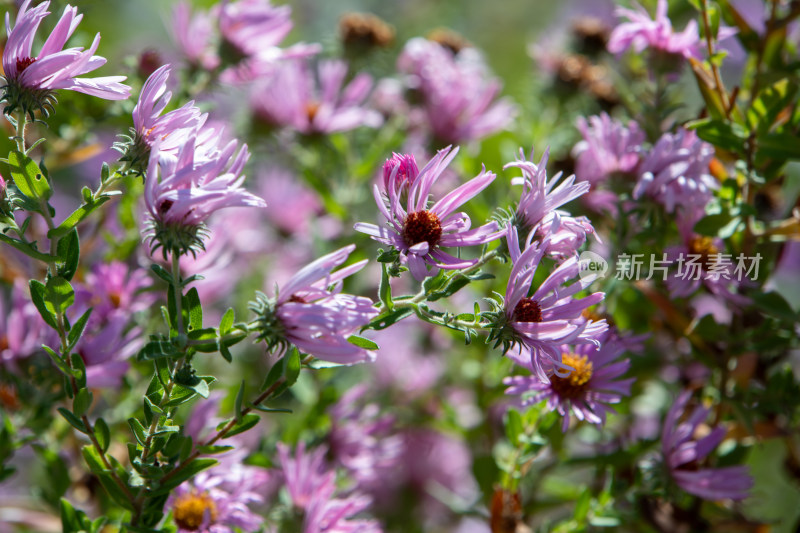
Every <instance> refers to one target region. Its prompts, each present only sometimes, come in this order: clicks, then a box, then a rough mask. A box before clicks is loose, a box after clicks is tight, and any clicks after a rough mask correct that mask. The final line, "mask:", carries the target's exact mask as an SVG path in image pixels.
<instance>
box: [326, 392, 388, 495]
mask: <svg viewBox="0 0 800 533" xmlns="http://www.w3.org/2000/svg"><path fill="white" fill-rule="evenodd" d="M366 393H367V386H366V385H364V384H361V385H359V386H356V387H353V388H352V389H350V390H349V391H347V393H345V394H344V395H343V396H342V397H341V399H340V400H339V402H337V403H336V404H335V405H334V406H333V407H331V409H330V415H331V418H332V420H333V424H332V428H331V432H330V440H331V451H332V452H333V456H334V457H335V459H336V461H337V462H338V463H339V464H341V465H342V466H343V467H344V468H345V469H347V470H348V472H349V473H350V475H351V476H352V478H353V479H354V480H355V481H356V483H357V486H358V488H359V489H360V490H363V491H364V492H366V493H368V494H374V493H375V492H376V491H378V490H380V489H381V488H382V487H383V485H384V480H385V479H386V478H387V477H388V476H390V475H394V474H393V472H394V470H395V469H397V467H398V465H399V464H400V459H401V455H402V454H403V439H402V437H400V436H399V435H397V434H395V433H394V429H395V428H394V425H395V420H394V417H392V416H389V415H383V414H381V412H380V407H379V406H378V405H377V404H374V403H365V401H364V396H365V394H366Z"/></svg>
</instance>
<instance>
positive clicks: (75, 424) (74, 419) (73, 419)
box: [58, 407, 86, 433]
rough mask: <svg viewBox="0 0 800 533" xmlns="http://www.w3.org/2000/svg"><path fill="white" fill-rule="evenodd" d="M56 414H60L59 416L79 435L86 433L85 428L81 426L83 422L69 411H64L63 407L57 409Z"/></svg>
mask: <svg viewBox="0 0 800 533" xmlns="http://www.w3.org/2000/svg"><path fill="white" fill-rule="evenodd" d="M58 412H59V413H61V416H63V417H64V418H65V419H66V420H67V422H69V423H70V425H71V426H72V427H74V428H75V429H77V430H78V431H80V432H81V433H86V426H84V425H83V421H82V420H81V419H80V418H78V417H77V416H75V415H74V414H72V412H71V411H70V410H69V409H64V408H63V407H59V408H58Z"/></svg>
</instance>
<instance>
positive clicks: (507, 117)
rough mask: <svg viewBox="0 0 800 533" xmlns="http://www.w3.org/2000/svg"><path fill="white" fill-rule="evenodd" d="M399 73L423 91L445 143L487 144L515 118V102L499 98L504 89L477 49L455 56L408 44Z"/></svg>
mask: <svg viewBox="0 0 800 533" xmlns="http://www.w3.org/2000/svg"><path fill="white" fill-rule="evenodd" d="M397 68H398V70H399V71H400V72H403V73H405V74H407V75H408V76H409V80H408V83H409V85H410V86H411V87H412V88H413V89H417V90H419V92H420V94H421V96H422V99H423V105H424V108H425V111H426V114H427V118H428V123H429V125H430V129H431V130H432V131H433V134H434V135H435V136H436V138H437V139H438V140H439V141H441V142H443V143H453V144H456V143H463V142H469V141H475V140H479V139H482V138H484V137H486V136H488V135H491V134H492V133H495V132H497V131H499V130H501V129H503V128H505V127H506V126H508V125H509V123H510V122H511V121H512V120H513V119H514V117H515V115H516V106H514V104H512V103H511V101H510V100H508V99H500V100H497V99H496V98H497V95H498V94H499V93H500V89H501V84H500V82H499V81H498V80H497V79H495V78H492V77H490V75H489V73H488V71H487V70H488V69H487V68H486V65H485V64H484V62H483V59H482V58H481V56H480V54H479V53H478V51H477V50H475V49H473V48H464V49H462V50H461V51H459V52H458V53H457V54H453V53H452V52H451V51H450V50H448V49H447V48H445V47H444V46H442V45H440V44H438V43H436V42H433V41H429V40H427V39H423V38H421V37H417V38H414V39H411V40H410V41H408V43H406V45H405V47H404V48H403V52H402V53H401V54H400V57H399V58H398V60H397Z"/></svg>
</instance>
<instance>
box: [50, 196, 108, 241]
mask: <svg viewBox="0 0 800 533" xmlns="http://www.w3.org/2000/svg"><path fill="white" fill-rule="evenodd" d="M109 200H111V196H106V195H103V196H101V197H99V198H98V199H97V200H95V201H93V202H91V203H85V204H83V205H81V206H80V207H78V209H76V210H75V211H73V212H72V213H70V215H69V216H68V217H67V218H65V219H64V221H63V222H62V223H61V224H59V225H58V226H57V227H55V228H53V229H51V230H50V231H48V232H47V237H48V238H49V239H58V238H60V237H63V236H64V235H67V234H68V233H70V232H71V231H76V230H77V226H78V224H80V223H81V222H83V221H84V220H85V219H86V217H88V216H89V215H90V214H92V212H93V211H95V210H96V209H97V208H98V207H100V206H102V205H103V204H104V203H106V202H107V201H109Z"/></svg>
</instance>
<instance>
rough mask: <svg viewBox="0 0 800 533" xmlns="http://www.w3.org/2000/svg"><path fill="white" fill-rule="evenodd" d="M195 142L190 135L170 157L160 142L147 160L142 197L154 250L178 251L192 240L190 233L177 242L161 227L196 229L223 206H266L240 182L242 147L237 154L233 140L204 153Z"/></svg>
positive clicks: (244, 155) (245, 154)
mask: <svg viewBox="0 0 800 533" xmlns="http://www.w3.org/2000/svg"><path fill="white" fill-rule="evenodd" d="M195 142H196V139H195V138H194V137H191V138H189V139H188V140H187V142H186V143H184V144H183V145H181V146H180V147H179V148H178V153H177V157H175V156H172V155H170V154H168V153H165V152H162V151H161V150H160V141H159V142H157V143H156V144H155V145H154V147H153V153H152V155H151V157H150V162H149V164H148V169H147V179H146V180H145V181H146V183H145V192H144V199H145V204H146V205H147V209H148V211H150V215H151V217H152V221H153V226H152V228H151V229H150V230H149V231H148V233H149V238H150V240H151V242H152V243H153V246H154V249H155V248H157V247H158V246H163V247H164V253H165V254H166V253H167V251H168V250H167V249H168V248H170V249H171V250H172V251H179V252H180V253H181V254H183V253H185V252H186V251H188V250H189V249H193V248H194V247H195V246H197V242H196V236H195V235H194V234H193V235H191V238H190V239H189V241H191V242H177V241H178V240H179V238H178V237H174V236H173V237H171V236H170V235H172V233H170V234H169V235H167V234H165V233H164V231H169V232H173V233H174V231H175V230H176V229H186V230H188V231H196V230H197V229H198V228H199V227H200V226H201V225H202V224H203V223H204V222H205V221H206V219H208V217H209V216H211V214H212V213H214V212H216V211H218V210H220V209H224V208H226V207H238V206H250V207H266V205H267V204H266V202H264V200H262V199H261V198H259V197H257V196H255V195H253V194H251V193H249V192H247V191H246V190H245V189H244V188H242V186H241V185H242V181H244V175H243V174H242V171H243V170H244V165H245V163H246V162H247V159H248V157H249V153H248V151H247V145H243V146H242V148H241V149H240V150H239V152H238V153H236V149H237V144H238V143H237V141H235V140H234V141H231V142H230V143H228V144H227V145H226V146H225V147H224V148H222V149H221V150H214V151H213V152H208V149H209V147H205V149H204V150H202V151H201V150H199V149H197V150H196V148H195ZM234 154H235V155H234ZM165 239H171V240H169V242H167V241H166V240H165Z"/></svg>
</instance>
